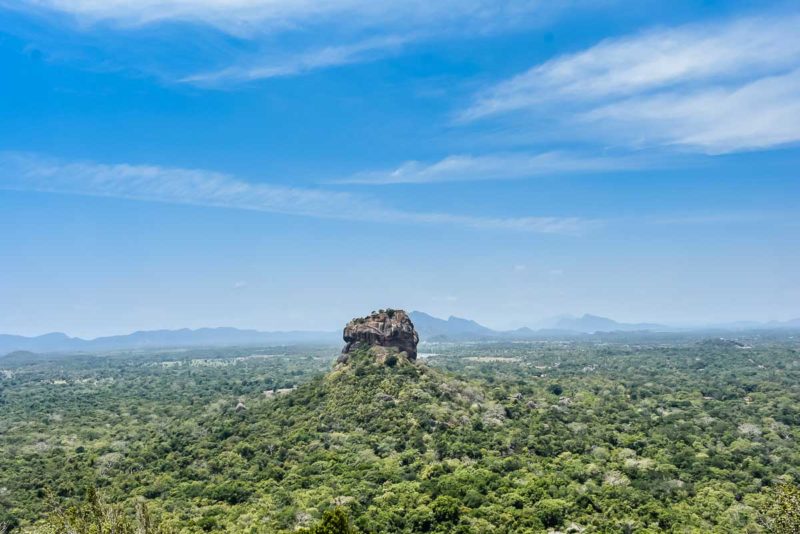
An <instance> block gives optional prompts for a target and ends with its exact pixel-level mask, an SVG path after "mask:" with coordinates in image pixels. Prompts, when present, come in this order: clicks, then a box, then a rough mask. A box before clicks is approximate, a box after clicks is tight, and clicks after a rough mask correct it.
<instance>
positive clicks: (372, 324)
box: [339, 309, 419, 362]
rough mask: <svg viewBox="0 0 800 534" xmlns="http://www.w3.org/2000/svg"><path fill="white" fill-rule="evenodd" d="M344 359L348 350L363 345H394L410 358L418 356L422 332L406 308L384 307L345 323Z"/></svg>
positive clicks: (351, 350) (366, 346)
mask: <svg viewBox="0 0 800 534" xmlns="http://www.w3.org/2000/svg"><path fill="white" fill-rule="evenodd" d="M343 337H344V341H345V343H346V345H345V346H344V349H342V357H341V358H340V359H339V360H340V361H342V362H345V361H347V356H346V355H347V354H349V353H351V352H353V351H354V350H356V349H359V348H370V347H394V348H396V349H397V350H398V351H399V352H405V353H406V354H408V359H409V360H416V359H417V343H419V335H418V334H417V331H416V330H414V324H413V323H412V322H411V319H409V318H408V314H407V313H406V312H404V311H403V310H391V309H390V310H385V311H384V310H381V311H379V312H377V313H373V314H372V315H369V316H367V317H360V318H356V319H353V320H352V321H350V322H349V323H347V326H345V327H344V336H343Z"/></svg>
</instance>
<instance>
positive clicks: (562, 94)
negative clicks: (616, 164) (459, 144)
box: [460, 12, 800, 153]
mask: <svg viewBox="0 0 800 534" xmlns="http://www.w3.org/2000/svg"><path fill="white" fill-rule="evenodd" d="M798 27H800V14H799V13H797V12H793V13H789V14H779V15H774V16H762V17H749V18H739V19H735V20H727V21H723V22H716V23H713V24H696V25H689V26H682V27H676V28H667V29H657V30H652V31H648V32H645V33H641V34H638V35H633V36H629V37H625V38H619V39H612V40H608V41H604V42H601V43H599V44H597V45H596V46H593V47H591V48H589V49H587V50H584V51H582V52H578V53H575V54H570V55H565V56H562V57H558V58H555V59H553V60H551V61H548V62H545V63H543V64H540V65H537V66H534V67H532V68H531V69H529V70H528V71H526V72H524V73H522V74H520V75H518V76H516V77H514V78H511V79H509V80H506V81H504V82H501V83H499V84H497V85H495V86H494V87H491V88H490V89H488V90H487V91H485V92H484V93H483V94H481V95H479V96H478V97H477V98H476V100H475V101H474V102H473V104H472V105H471V106H470V107H469V108H468V109H466V110H465V111H463V112H462V113H461V114H460V119H461V120H462V121H466V122H469V121H475V120H479V119H488V118H504V117H508V116H509V115H511V114H516V115H519V114H520V113H522V114H525V115H526V116H528V119H530V115H534V116H536V115H542V116H543V115H550V116H552V115H553V114H554V111H553V110H557V111H556V112H555V113H556V116H557V120H558V121H559V123H560V125H561V127H562V128H563V129H565V130H572V132H573V134H574V135H575V136H579V137H581V138H584V137H586V136H592V135H594V136H595V137H596V138H603V139H604V140H607V139H613V140H616V141H618V142H622V143H626V144H637V145H648V144H667V145H679V146H683V147H688V148H691V149H694V150H697V151H702V152H707V153H725V152H735V151H740V150H750V149H759V148H767V147H772V146H779V145H782V144H787V143H793V142H797V141H800V85H798V76H799V75H798V73H800V33H799V32H798V31H797V28H798ZM587 130H588V133H587Z"/></svg>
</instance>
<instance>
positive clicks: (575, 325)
mask: <svg viewBox="0 0 800 534" xmlns="http://www.w3.org/2000/svg"><path fill="white" fill-rule="evenodd" d="M409 315H410V317H411V321H412V322H413V323H414V326H415V327H416V329H417V331H418V332H419V335H420V339H421V340H423V341H482V340H483V341H489V340H497V341H502V340H533V339H552V338H559V337H562V338H575V337H582V336H586V335H589V334H594V333H598V332H664V333H668V332H689V331H721V330H725V331H734V330H777V329H800V319H793V320H791V321H771V322H767V323H757V322H738V323H725V324H715V325H707V326H703V327H696V328H686V327H671V326H666V325H659V324H654V323H620V322H617V321H614V320H613V319H609V318H607V317H600V316H597V315H589V314H586V315H583V316H581V317H573V316H560V317H554V318H552V319H549V320H547V321H544V322H542V323H540V324H539V325H537V328H535V329H534V328H529V327H523V328H518V329H516V330H492V329H491V328H488V327H486V326H483V325H481V324H479V323H476V322H475V321H472V320H470V319H462V318H460V317H452V316H451V317H449V318H448V319H440V318H438V317H434V316H432V315H429V314H427V313H423V312H420V311H414V312H411V313H410V314H409ZM341 342H342V335H341V332H339V331H336V332H325V331H301V330H298V331H290V332H262V331H258V330H240V329H238V328H200V329H197V330H190V329H188V328H184V329H180V330H149V331H139V332H134V333H132V334H127V335H120V336H107V337H98V338H95V339H81V338H77V337H70V336H68V335H66V334H62V333H52V334H44V335H41V336H36V337H25V336H16V335H8V334H0V355H3V354H6V353H10V352H14V351H30V352H37V353H46V352H100V351H113V350H138V349H155V348H171V347H214V346H217V347H219V346H250V345H262V346H268V345H298V344H325V345H338V344H339V343H341ZM0 357H2V356H0Z"/></svg>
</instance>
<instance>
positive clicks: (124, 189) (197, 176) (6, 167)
mask: <svg viewBox="0 0 800 534" xmlns="http://www.w3.org/2000/svg"><path fill="white" fill-rule="evenodd" d="M0 169H2V171H0V189H7V190H9V189H10V190H20V191H38V192H49V193H63V194H75V195H88V196H97V197H113V198H124V199H133V200H142V201H149V202H164V203H170V204H186V205H192V206H208V207H221V208H230V209H242V210H254V211H263V212H271V213H282V214H287V215H299V216H307V217H317V218H325V219H340V220H349V221H367V222H380V223H383V224H385V223H407V224H429V225H452V226H461V227H467V228H478V229H487V230H503V231H507V230H514V231H520V232H534V233H561V234H578V233H582V232H584V231H586V230H587V229H588V228H590V227H592V226H594V225H596V224H598V223H597V222H593V221H587V220H584V219H580V218H577V217H485V216H472V215H456V214H449V213H425V212H412V211H405V210H401V209H396V208H392V207H388V206H384V205H382V204H381V203H380V202H379V201H377V200H376V199H373V198H371V197H365V196H360V195H354V194H351V193H342V192H333V191H328V190H322V189H309V188H297V187H285V186H276V185H269V184H263V183H252V182H246V181H243V180H239V179H237V178H235V177H233V176H231V175H228V174H224V173H219V172H214V171H208V170H199V169H181V168H169V167H161V166H155V165H129V164H102V163H95V162H63V161H59V160H55V159H51V158H45V157H41V156H38V155H32V154H20V153H13V152H4V153H3V152H0Z"/></svg>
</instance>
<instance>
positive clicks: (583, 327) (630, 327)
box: [555, 313, 667, 334]
mask: <svg viewBox="0 0 800 534" xmlns="http://www.w3.org/2000/svg"><path fill="white" fill-rule="evenodd" d="M555 328H556V329H557V330H569V331H572V332H585V333H588V334H591V333H594V332H631V331H637V330H663V329H666V328H667V327H666V326H664V325H660V324H653V323H620V322H617V321H615V320H613V319H609V318H608V317H600V316H598V315H590V314H588V313H587V314H584V315H583V316H582V317H562V318H560V319H559V320H558V321H557V322H556V324H555Z"/></svg>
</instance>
